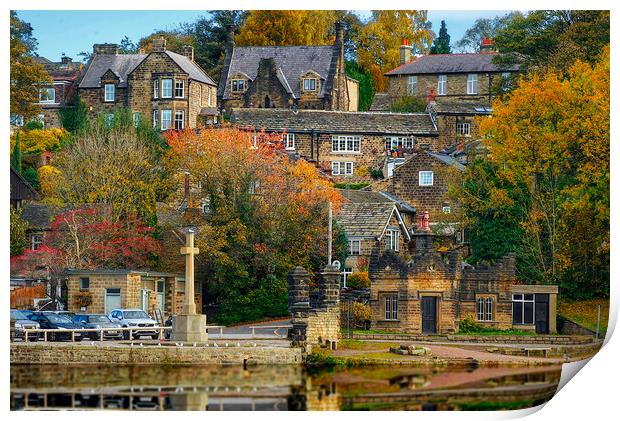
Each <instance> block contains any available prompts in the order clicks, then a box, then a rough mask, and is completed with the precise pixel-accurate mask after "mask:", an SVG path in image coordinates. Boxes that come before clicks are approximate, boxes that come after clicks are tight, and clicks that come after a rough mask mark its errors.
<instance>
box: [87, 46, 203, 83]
mask: <svg viewBox="0 0 620 421" xmlns="http://www.w3.org/2000/svg"><path fill="white" fill-rule="evenodd" d="M165 53H166V54H167V55H168V56H169V57H170V58H171V59H172V60H173V61H174V62H175V63H176V64H177V65H178V66H179V67H180V68H181V70H182V71H183V72H184V73H187V74H188V77H189V78H190V79H193V80H196V81H198V82H203V83H208V84H210V85H214V86H215V82H213V80H211V78H210V77H209V76H207V75H206V74H205V72H203V71H202V69H200V67H198V65H197V64H196V63H194V62H193V61H191V60H190V59H188V58H187V57H185V56H182V55H181V54H177V53H174V52H172V51H166V52H165ZM147 56H148V54H116V55H113V54H95V55H94V56H93V58H92V59H91V61H90V62H89V63H88V65H87V68H86V72H85V73H84V77H83V78H82V81H81V82H80V85H79V87H80V88H99V87H101V84H100V81H101V76H103V75H104V74H105V72H107V71H108V70H112V72H114V74H115V75H117V76H118V77H119V79H120V82H119V85H118V86H119V87H120V88H124V87H126V86H127V77H128V75H129V74H130V73H131V72H132V71H133V70H134V69H135V68H136V67H138V65H139V64H140V63H142V61H143V60H144V59H145V58H146V57H147Z"/></svg>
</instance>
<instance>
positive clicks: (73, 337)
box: [71, 330, 75, 342]
mask: <svg viewBox="0 0 620 421" xmlns="http://www.w3.org/2000/svg"><path fill="white" fill-rule="evenodd" d="M71 342H75V330H72V331H71Z"/></svg>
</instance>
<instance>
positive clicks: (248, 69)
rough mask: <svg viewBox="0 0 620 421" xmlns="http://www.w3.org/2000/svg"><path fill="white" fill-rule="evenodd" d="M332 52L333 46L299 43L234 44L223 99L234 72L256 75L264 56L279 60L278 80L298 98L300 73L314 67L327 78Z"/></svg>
mask: <svg viewBox="0 0 620 421" xmlns="http://www.w3.org/2000/svg"><path fill="white" fill-rule="evenodd" d="M332 55H333V46H331V45H319V46H311V45H298V46H279V47H234V48H233V52H232V57H231V61H230V67H229V68H228V74H227V75H226V84H225V86H224V95H223V98H224V99H228V98H229V96H228V94H229V90H230V83H228V80H229V78H230V77H231V76H233V75H234V74H235V73H239V72H240V73H243V74H245V75H246V76H247V77H249V78H250V80H254V79H255V78H256V73H257V72H258V63H259V62H260V60H261V59H268V58H273V59H274V60H275V62H276V67H277V68H278V69H279V71H278V74H277V76H278V79H279V80H280V82H281V83H282V86H284V87H285V89H287V91H289V93H292V94H293V96H294V97H295V98H298V97H299V96H300V89H301V86H300V80H301V76H302V75H303V74H305V73H306V72H308V71H309V70H312V71H314V72H316V73H318V74H319V76H320V77H321V79H322V80H323V81H325V80H326V79H327V76H328V74H329V68H330V64H331V60H332ZM321 85H322V88H321V92H319V98H322V97H323V95H324V94H325V86H326V85H327V84H326V83H322V84H321Z"/></svg>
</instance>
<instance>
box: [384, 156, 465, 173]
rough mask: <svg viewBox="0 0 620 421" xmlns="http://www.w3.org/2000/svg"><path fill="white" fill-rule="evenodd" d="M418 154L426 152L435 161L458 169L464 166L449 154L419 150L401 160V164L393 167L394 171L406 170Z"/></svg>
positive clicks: (461, 169) (460, 169)
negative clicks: (403, 160)
mask: <svg viewBox="0 0 620 421" xmlns="http://www.w3.org/2000/svg"><path fill="white" fill-rule="evenodd" d="M420 154H427V155H429V156H431V157H433V158H435V159H436V160H437V161H439V162H441V163H442V164H444V165H450V166H453V167H454V168H456V169H457V170H459V171H465V166H464V165H463V164H461V163H460V162H458V161H457V160H456V159H454V158H453V157H452V156H450V155H447V154H445V153H437V152H430V151H421V152H418V153H416V154H413V155H412V156H410V157H408V158H407V159H406V160H405V162H403V163H402V164H401V165H399V166H397V167H396V168H394V172H396V171H407V169H408V167H409V166H410V165H412V164H411V163H412V162H413V161H414V160H415V159H416V157H418V156H420Z"/></svg>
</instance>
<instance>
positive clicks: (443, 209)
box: [441, 205, 452, 213]
mask: <svg viewBox="0 0 620 421" xmlns="http://www.w3.org/2000/svg"><path fill="white" fill-rule="evenodd" d="M441 211H442V212H443V213H450V212H452V208H451V207H450V205H443V206H442V207H441Z"/></svg>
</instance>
